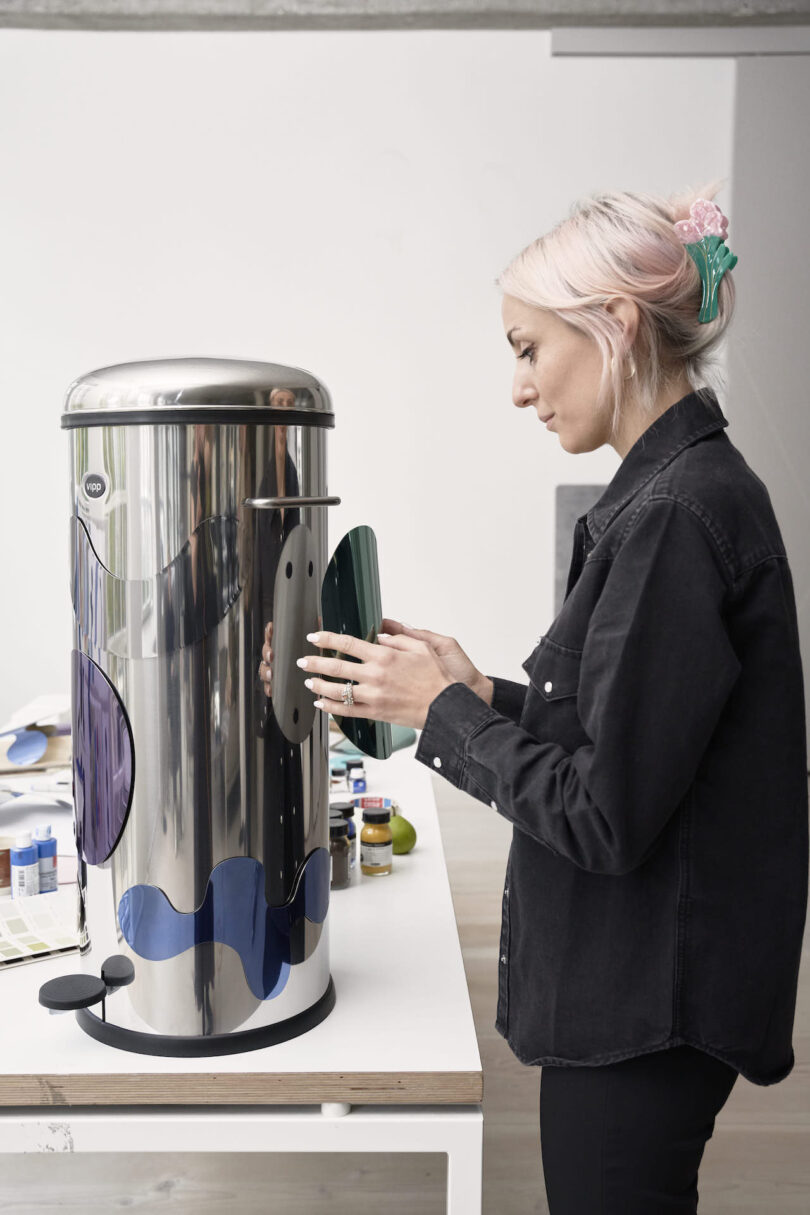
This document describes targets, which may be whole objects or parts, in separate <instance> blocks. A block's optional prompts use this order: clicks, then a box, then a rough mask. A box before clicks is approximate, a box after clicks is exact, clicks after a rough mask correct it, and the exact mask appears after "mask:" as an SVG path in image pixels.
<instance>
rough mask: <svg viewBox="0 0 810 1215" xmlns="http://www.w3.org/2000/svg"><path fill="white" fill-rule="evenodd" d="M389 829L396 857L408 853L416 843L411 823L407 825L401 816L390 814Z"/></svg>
mask: <svg viewBox="0 0 810 1215" xmlns="http://www.w3.org/2000/svg"><path fill="white" fill-rule="evenodd" d="M390 827H391V835H392V836H393V840H394V852H395V853H396V854H397V855H401V854H402V853H403V852H410V850H411V848H413V846H414V844H415V843H416V828H415V827H414V825H413V823H409V822H408V820H407V819H406V818H403V816H402V815H401V814H392V815H391V823H390Z"/></svg>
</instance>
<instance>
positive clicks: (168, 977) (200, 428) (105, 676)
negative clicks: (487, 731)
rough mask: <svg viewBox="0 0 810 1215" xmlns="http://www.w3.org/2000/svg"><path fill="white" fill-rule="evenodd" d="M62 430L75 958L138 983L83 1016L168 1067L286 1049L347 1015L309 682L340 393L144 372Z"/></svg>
mask: <svg viewBox="0 0 810 1215" xmlns="http://www.w3.org/2000/svg"><path fill="white" fill-rule="evenodd" d="M62 426H63V427H64V428H66V429H67V430H68V431H69V438H70V467H71V488H70V495H71V498H70V508H71V569H72V579H73V587H72V591H73V606H74V650H73V656H72V661H73V669H72V701H73V746H74V797H75V804H76V820H75V822H76V844H77V850H78V855H79V877H78V901H79V915H80V920H81V925H82V930H83V933H84V953H83V957H84V960H85V962H84V965H85V969H86V970H88V971H89V972H92V973H95V974H98V973H99V969H100V967H101V966H102V964H103V963H105V962H106V963H108V971H109V972H110V973H112V972H113V971H114V970H116V967H117V966H119V965H120V966H121V967H123V969H122V970H121V974H124V973H126V980H121V983H120V986H119V987H117V988H116V987H114V986H111V987H108V997H107V999H106V1000H105V1002H104V1006H103V1012H102V1014H101V1015H99V1013H98V1012H97V1011H94V1010H93V1009H92V1008H91V1007H85V1008H81V1009H80V1010H79V1011H78V1012H77V1019H78V1020H79V1023H80V1024H81V1025H82V1027H83V1029H85V1030H86V1032H88V1033H90V1034H92V1035H93V1036H94V1037H96V1038H98V1039H100V1040H102V1041H105V1042H108V1043H110V1044H111V1045H114V1046H119V1047H123V1048H124V1049H128V1050H136V1051H143V1052H148V1053H153V1054H167V1055H196V1054H199V1055H209V1054H218V1053H225V1052H230V1051H237V1050H246V1049H253V1048H255V1047H259V1046H264V1045H268V1044H271V1043H274V1042H278V1041H282V1040H284V1039H287V1038H290V1037H294V1036H296V1035H297V1034H300V1033H303V1032H305V1031H306V1030H308V1029H310V1028H311V1027H313V1026H314V1025H317V1024H318V1023H319V1022H320V1021H321V1020H323V1018H324V1017H326V1016H327V1015H328V1013H329V1012H330V1010H331V1008H332V1007H333V1005H334V1002H335V991H334V985H333V983H332V979H331V976H330V969H329V932H328V915H327V912H328V906H329V884H330V856H329V822H328V819H329V804H328V803H329V765H328V718H327V716H326V715H325V714H323V713H321V712H318V711H317V710H315V709H314V707H313V703H312V702H313V699H314V697H313V695H312V693H310V692H309V691H308V690H307V689H306V688H305V687H304V678H305V672H304V671H302V670H301V669H300V668H299V667H298V666H297V665H296V659H297V658H298V657H299V656H301V655H303V654H306V653H319V652H320V651H319V650H317V649H316V648H315V647H313V646H312V644H311V643H310V642H308V641H307V640H306V634H307V633H309V632H312V631H313V630H316V629H318V628H321V627H324V625H323V620H322V612H321V588H322V583H323V580H324V575H325V573H326V570H327V551H328V550H327V515H328V507H329V505H330V504H334V503H337V502H339V501H340V499H338V498H334V497H329V496H328V494H327V484H326V481H327V442H326V441H327V434H328V431H329V429H330V428H331V427H333V426H334V414H333V412H332V406H331V402H330V397H329V394H328V392H327V390H326V388H325V387H324V385H323V384H322V383H320V382H319V381H318V380H317V379H316V378H315V377H314V376H313V375H310V374H309V373H307V372H305V371H302V370H299V369H296V368H292V367H285V366H279V365H276V364H270V363H258V362H247V361H241V360H225V361H220V360H215V359H202V358H201V359H172V360H168V359H167V360H157V361H152V362H140V363H129V364H122V365H119V366H115V367H105V368H102V369H100V370H98V371H94V372H91V373H90V374H88V375H84V376H82V377H81V378H80V379H78V380H76V381H75V382H74V383H73V384H72V385H71V387H70V389H69V391H68V394H67V399H66V403H65V409H64V413H63V415H62ZM375 555H376V549H375ZM327 627H328V626H327ZM268 638H269V639H270V641H271V644H272V649H273V678H272V696H268V695H267V692H266V687H265V684H264V682H263V681H262V679H261V678H260V675H259V665H260V663H261V661H262V647H263V645H264V644H265V643H266V642H267V640H268ZM367 724H368V723H367ZM372 724H374V723H372ZM389 753H390V748H389Z"/></svg>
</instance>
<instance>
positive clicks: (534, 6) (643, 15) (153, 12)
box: [0, 0, 810, 30]
mask: <svg viewBox="0 0 810 1215" xmlns="http://www.w3.org/2000/svg"><path fill="white" fill-rule="evenodd" d="M803 24H810V0H674V2H673V0H371V2H364V0H0V27H8V28H16V29H90V30H105V29H106V30H124V29H131V30H192V29H207V30H217V29H220V30H249V29H257V30H259V29H279V30H282V29H287V30H291V29H310V30H314V29H324V30H328V29H332V30H350V29H550V28H552V27H560V26H649V27H655V26H718V25H720V26H723V25H725V26H729V27H732V26H733V27H741V26H756V25H794V26H795V25H803Z"/></svg>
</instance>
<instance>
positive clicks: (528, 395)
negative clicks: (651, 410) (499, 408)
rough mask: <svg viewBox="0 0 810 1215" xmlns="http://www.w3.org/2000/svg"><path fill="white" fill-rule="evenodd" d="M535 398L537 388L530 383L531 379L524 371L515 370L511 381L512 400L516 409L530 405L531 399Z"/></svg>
mask: <svg viewBox="0 0 810 1215" xmlns="http://www.w3.org/2000/svg"><path fill="white" fill-rule="evenodd" d="M536 400H537V389H536V388H535V387H534V385H533V384H532V383H531V380H530V379H529V377H528V376H527V375H526V373H525V372H522V371H516V372H515V378H514V380H513V382H512V401H513V402H514V404H515V405H517V407H518V409H522V408H524V406H526V405H531V403H532V401H536Z"/></svg>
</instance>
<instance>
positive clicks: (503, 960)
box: [501, 953, 506, 962]
mask: <svg viewBox="0 0 810 1215" xmlns="http://www.w3.org/2000/svg"><path fill="white" fill-rule="evenodd" d="M501 961H502V962H505V961H506V954H505V953H502V954H501Z"/></svg>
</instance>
